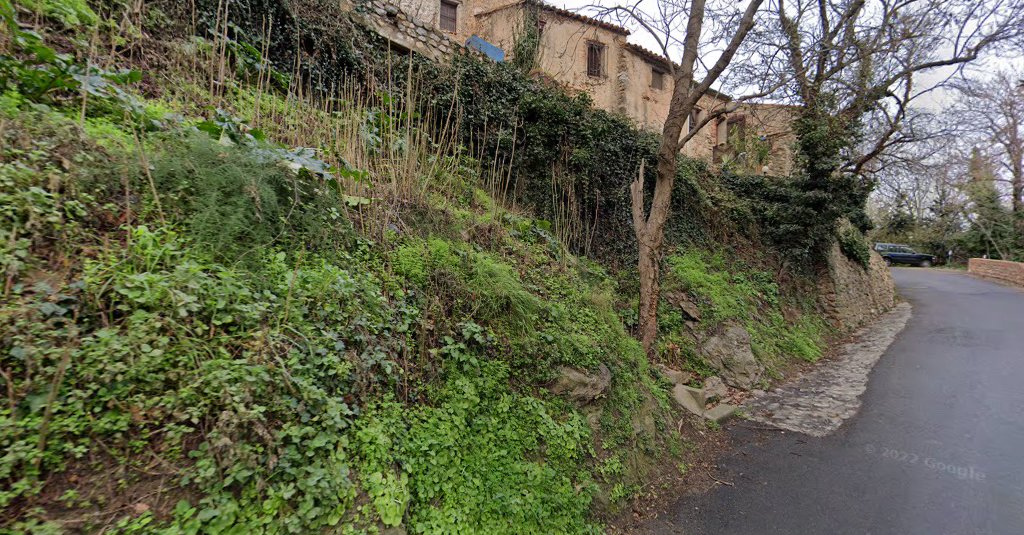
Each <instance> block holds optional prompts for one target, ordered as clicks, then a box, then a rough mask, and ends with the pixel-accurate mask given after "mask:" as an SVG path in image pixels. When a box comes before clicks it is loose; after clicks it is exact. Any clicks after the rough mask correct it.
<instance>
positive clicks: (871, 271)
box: [818, 220, 896, 329]
mask: <svg viewBox="0 0 1024 535" xmlns="http://www.w3.org/2000/svg"><path fill="white" fill-rule="evenodd" d="M839 227H840V229H843V230H847V229H852V225H850V222H849V221H846V220H840V221H839ZM826 260H827V261H828V270H827V271H825V272H824V273H823V274H822V275H821V276H820V277H819V280H818V294H819V298H818V299H819V302H820V303H821V306H822V309H823V310H824V312H825V316H826V317H827V318H828V319H830V320H831V321H832V323H833V324H834V325H835V326H837V327H840V328H843V329H854V328H856V327H859V326H861V325H863V324H864V323H866V322H868V321H870V320H872V319H874V318H875V317H877V316H878V315H879V314H882V313H884V312H886V311H888V310H890V309H892V307H893V306H895V304H896V287H895V283H894V282H893V279H892V274H890V273H889V267H888V266H886V265H885V260H883V259H882V257H881V256H879V255H878V253H876V252H874V251H871V252H870V261H869V262H868V266H867V268H865V267H864V266H861V265H860V264H858V263H856V262H854V261H853V260H850V259H849V258H847V257H846V255H844V254H843V252H842V248H841V247H840V246H839V244H834V245H833V246H832V248H831V249H829V252H828V257H827V259H826Z"/></svg>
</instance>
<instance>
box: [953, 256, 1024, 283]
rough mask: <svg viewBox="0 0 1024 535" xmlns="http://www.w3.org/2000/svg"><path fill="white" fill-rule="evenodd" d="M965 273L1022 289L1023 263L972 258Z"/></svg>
mask: <svg viewBox="0 0 1024 535" xmlns="http://www.w3.org/2000/svg"><path fill="white" fill-rule="evenodd" d="M967 271H968V272H969V273H973V274H975V275H977V276H979V277H984V278H986V279H992V280H997V281H1000V282H1005V283H1008V284H1012V285H1014V286H1020V287H1021V288H1024V263H1020V262H1008V261H1006V260H989V259H987V258H972V259H970V260H968V261H967Z"/></svg>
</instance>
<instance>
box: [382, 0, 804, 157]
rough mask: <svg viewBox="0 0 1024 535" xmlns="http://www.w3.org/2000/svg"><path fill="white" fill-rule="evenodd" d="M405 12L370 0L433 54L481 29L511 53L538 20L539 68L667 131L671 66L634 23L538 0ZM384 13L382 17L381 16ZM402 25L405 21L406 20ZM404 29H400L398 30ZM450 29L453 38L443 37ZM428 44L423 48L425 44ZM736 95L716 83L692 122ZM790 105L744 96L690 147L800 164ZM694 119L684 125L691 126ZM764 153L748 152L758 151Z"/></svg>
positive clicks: (404, 5)
mask: <svg viewBox="0 0 1024 535" xmlns="http://www.w3.org/2000/svg"><path fill="white" fill-rule="evenodd" d="M397 2H398V8H399V10H400V13H393V12H390V11H388V9H393V7H392V8H389V7H388V6H391V5H392V4H387V3H386V0H370V6H371V7H372V8H373V9H375V10H376V12H377V14H381V13H385V12H387V13H388V17H390V19H391V20H390V22H387V21H385V23H381V21H380V20H378V21H371V22H372V23H374V22H375V23H374V24H371V25H373V26H375V27H376V29H377V31H378V32H379V33H381V34H383V35H385V36H387V37H389V38H391V39H392V41H394V42H396V43H397V44H399V45H402V46H403V47H404V48H408V49H411V50H416V51H418V52H421V53H425V54H427V55H430V56H437V55H443V54H445V53H447V51H448V49H450V48H451V47H453V46H455V43H458V44H464V43H467V42H468V41H469V40H470V39H471V38H476V39H482V40H484V41H486V42H487V43H489V44H491V45H494V46H495V47H497V48H498V49H500V50H501V51H503V52H504V55H505V57H510V56H511V54H512V53H513V50H514V48H515V43H516V40H517V39H518V38H519V36H520V35H522V34H523V28H524V24H527V21H530V22H529V23H531V24H537V31H538V32H539V38H540V42H539V47H538V54H537V58H536V67H535V71H536V72H535V74H538V75H542V76H545V77H547V78H549V79H551V80H554V81H556V82H558V83H560V84H561V85H563V86H564V87H565V88H566V89H567V90H569V91H576V92H583V93H587V94H588V95H589V96H590V98H591V99H592V101H593V103H594V106H596V107H598V108H601V109H604V110H607V111H610V112H614V113H620V114H622V115H625V116H626V117H629V118H630V119H632V120H634V121H635V122H636V123H637V125H639V126H640V127H642V128H646V129H649V130H652V131H658V132H660V131H661V129H662V127H663V126H664V121H665V118H666V117H667V115H668V107H669V99H670V98H671V95H672V84H673V80H672V76H671V75H670V74H669V65H668V60H667V59H665V58H664V57H663V56H661V55H660V54H656V53H654V52H652V51H650V50H647V49H645V48H643V47H641V46H638V45H636V44H633V43H629V42H628V41H627V37H628V36H629V34H630V32H629V30H627V29H626V28H623V27H621V26H617V25H615V24H610V23H608V22H604V21H601V20H597V19H593V18H590V17H586V16H584V15H580V14H578V13H574V12H572V11H567V10H564V9H559V8H556V7H553V6H550V5H547V4H544V3H543V2H540V1H538V0H397ZM378 18H379V17H378ZM403 25H404V26H405V28H404V29H403ZM396 30H397V31H396ZM439 36H440V37H447V40H448V41H450V43H445V42H444V41H445V39H443V38H441V39H440V43H439ZM421 49H422V50H421ZM729 102H730V98H729V96H727V95H724V94H722V93H718V92H715V91H712V92H709V93H708V94H707V95H704V96H703V97H701V100H700V101H699V102H698V104H697V109H696V110H694V113H693V114H692V116H691V117H690V118H689V119H688V124H689V125H692V124H696V123H698V122H700V121H701V120H702V119H703V117H704V115H703V114H706V113H712V112H715V111H718V110H720V109H722V108H724V107H725V106H727V105H728V104H729ZM791 110H792V108H790V107H787V106H779V105H774V104H749V103H748V104H743V105H741V106H740V107H739V108H738V109H737V110H735V111H733V112H730V113H729V114H727V115H725V116H722V117H719V118H717V119H715V120H713V121H711V122H709V123H708V124H707V125H705V126H704V127H703V128H701V130H700V131H699V132H697V134H696V135H695V136H694V137H693V138H692V139H691V140H690V141H689V142H687V144H686V145H685V146H684V148H683V154H685V155H687V156H690V157H693V158H699V159H703V160H706V161H709V162H713V163H716V164H721V163H726V162H730V161H739V160H738V159H740V160H742V161H743V168H744V170H745V171H747V172H751V173H758V174H773V175H785V174H788V173H789V172H790V171H791V169H792V148H791V145H792V142H793V139H794V138H793V136H792V132H791V129H790V128H789V123H790V120H791V116H792V114H791ZM689 127H690V126H687V127H686V128H689ZM754 148H756V149H757V150H756V152H757V153H758V157H757V158H751V157H750V155H751V154H753V153H754V152H755V151H754V150H753V149H754Z"/></svg>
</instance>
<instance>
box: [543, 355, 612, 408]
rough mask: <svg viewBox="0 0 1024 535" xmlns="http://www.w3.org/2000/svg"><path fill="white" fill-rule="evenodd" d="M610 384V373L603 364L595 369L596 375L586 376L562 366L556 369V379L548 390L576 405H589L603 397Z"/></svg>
mask: <svg viewBox="0 0 1024 535" xmlns="http://www.w3.org/2000/svg"><path fill="white" fill-rule="evenodd" d="M611 384H612V372H611V371H610V370H608V367H607V366H605V365H604V364H602V365H601V366H600V367H599V368H598V369H597V373H596V374H587V373H584V372H581V371H579V370H576V369H573V368H568V367H565V366H563V367H561V368H559V369H558V378H557V379H555V382H554V383H552V384H551V385H550V386H549V387H548V390H550V391H551V392H553V393H555V394H558V395H564V396H566V397H568V398H569V399H571V400H573V401H575V402H577V403H590V402H591V401H594V400H595V399H597V398H599V397H602V396H604V394H605V393H606V392H607V391H608V388H609V387H610V386H611Z"/></svg>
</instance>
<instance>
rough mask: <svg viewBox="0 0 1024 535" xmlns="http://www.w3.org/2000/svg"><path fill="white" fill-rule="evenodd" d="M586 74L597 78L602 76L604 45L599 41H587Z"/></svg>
mask: <svg viewBox="0 0 1024 535" xmlns="http://www.w3.org/2000/svg"><path fill="white" fill-rule="evenodd" d="M587 75H588V76H596V77H598V78H600V77H602V76H604V45H602V44H601V43H598V42H595V41H590V42H588V43H587Z"/></svg>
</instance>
